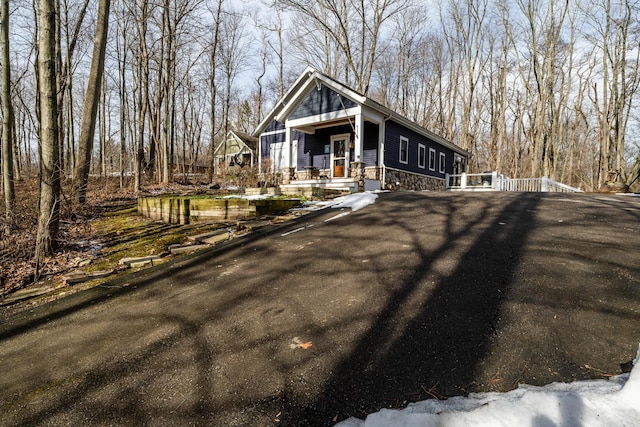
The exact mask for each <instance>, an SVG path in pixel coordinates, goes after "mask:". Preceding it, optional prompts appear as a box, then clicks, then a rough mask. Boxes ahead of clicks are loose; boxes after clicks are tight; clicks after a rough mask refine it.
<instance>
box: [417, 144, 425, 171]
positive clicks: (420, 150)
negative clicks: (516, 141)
mask: <svg viewBox="0 0 640 427" xmlns="http://www.w3.org/2000/svg"><path fill="white" fill-rule="evenodd" d="M426 164H427V147H425V146H424V145H423V144H418V167H419V168H421V169H424V168H425V167H426Z"/></svg>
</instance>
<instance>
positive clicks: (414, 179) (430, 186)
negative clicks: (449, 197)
mask: <svg viewBox="0 0 640 427" xmlns="http://www.w3.org/2000/svg"><path fill="white" fill-rule="evenodd" d="M384 188H385V189H386V190H390V191H403V190H404V191H407V190H414V191H423V190H429V191H444V190H445V180H444V179H440V178H435V177H432V176H424V175H419V174H415V173H410V172H403V171H399V170H397V169H387V170H386V174H385V183H384Z"/></svg>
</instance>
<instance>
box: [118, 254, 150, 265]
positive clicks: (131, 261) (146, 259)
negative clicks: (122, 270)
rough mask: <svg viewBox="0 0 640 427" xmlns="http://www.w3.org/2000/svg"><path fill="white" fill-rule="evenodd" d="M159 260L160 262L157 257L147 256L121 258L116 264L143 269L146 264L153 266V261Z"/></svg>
mask: <svg viewBox="0 0 640 427" xmlns="http://www.w3.org/2000/svg"><path fill="white" fill-rule="evenodd" d="M159 260H160V257H159V256H158V255H148V256H143V257H129V258H122V259H121V260H120V261H118V264H120V265H128V266H129V267H132V268H136V267H143V266H145V265H147V264H151V265H153V262H154V261H159Z"/></svg>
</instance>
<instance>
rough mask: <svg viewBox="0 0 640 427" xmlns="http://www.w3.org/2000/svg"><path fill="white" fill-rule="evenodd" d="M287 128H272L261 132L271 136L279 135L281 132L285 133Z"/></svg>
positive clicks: (263, 134) (262, 134)
mask: <svg viewBox="0 0 640 427" xmlns="http://www.w3.org/2000/svg"><path fill="white" fill-rule="evenodd" d="M286 131H287V130H286V129H278V130H271V131H269V132H263V133H261V134H260V136H271V135H277V134H279V133H285V132H286Z"/></svg>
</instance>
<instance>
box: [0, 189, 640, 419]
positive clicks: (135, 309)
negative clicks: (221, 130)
mask: <svg viewBox="0 0 640 427" xmlns="http://www.w3.org/2000/svg"><path fill="white" fill-rule="evenodd" d="M639 220H640V198H637V197H633V196H615V195H598V194H514V193H498V194H486V193H485V194H454V193H389V194H381V195H380V197H379V198H378V200H377V201H376V203H375V204H374V205H371V206H368V207H366V208H364V209H362V210H359V211H357V212H349V211H348V210H347V211H343V212H338V211H336V210H334V209H326V210H323V211H320V212H318V213H315V214H310V215H306V216H304V217H301V218H300V219H298V220H296V221H293V222H290V223H285V224H282V225H278V226H274V227H272V228H271V229H269V230H266V231H260V232H259V233H254V234H251V235H248V236H246V237H245V238H243V239H236V240H232V241H230V242H229V243H228V244H224V245H222V246H218V247H215V248H212V249H211V250H206V251H205V252H202V253H199V254H196V255H192V256H187V257H183V258H180V259H177V260H175V261H172V262H169V263H167V264H164V265H162V266H158V267H154V268H152V269H149V270H144V271H140V272H138V273H136V274H133V275H126V276H123V277H120V278H118V279H116V280H113V281H110V282H108V283H105V284H104V285H101V286H98V287H94V288H92V289H90V290H88V291H85V292H80V293H77V294H75V295H72V296H69V297H66V298H61V299H58V300H56V301H54V302H52V303H49V304H46V305H43V306H41V307H38V308H35V309H33V310H29V311H23V312H21V313H17V314H15V315H12V316H9V317H7V318H5V319H3V321H2V324H1V325H0V364H1V365H2V366H3V367H4V368H5V369H4V374H3V375H2V376H0V414H1V415H0V424H3V425H60V424H73V425H106V424H117V425H191V424H204V425H219V426H232V425H243V426H245V425H252V426H253V425H255V426H258V425H259V426H264V425H293V426H297V425H305V426H308V425H314V426H315V425H333V424H334V423H335V422H336V421H339V420H342V419H345V418H348V417H349V416H357V417H364V416H366V414H367V413H370V412H374V411H377V410H379V409H381V408H383V407H404V406H406V404H407V403H408V402H412V401H419V400H424V399H429V398H446V397H447V396H453V395H461V394H467V393H470V392H474V391H506V390H510V389H513V388H515V387H517V385H518V384H522V383H527V384H534V385H542V384H548V383H550V382H554V381H575V380H582V379H593V378H606V377H608V376H611V375H615V374H619V373H620V372H622V369H623V367H624V366H627V367H628V364H626V363H627V362H629V361H630V360H631V359H632V358H633V357H634V355H635V354H636V350H637V347H638V343H639V342H640V279H639V278H640V267H638V266H640V253H639V252H638V251H637V248H638V247H639V246H640V227H639V226H638V224H639V223H640V221H639Z"/></svg>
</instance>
